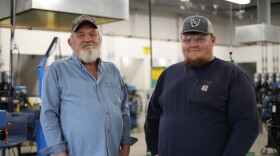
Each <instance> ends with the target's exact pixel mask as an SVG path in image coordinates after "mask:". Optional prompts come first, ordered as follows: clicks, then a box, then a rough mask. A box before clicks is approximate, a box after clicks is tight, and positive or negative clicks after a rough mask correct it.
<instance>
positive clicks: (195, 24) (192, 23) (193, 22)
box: [191, 19, 200, 27]
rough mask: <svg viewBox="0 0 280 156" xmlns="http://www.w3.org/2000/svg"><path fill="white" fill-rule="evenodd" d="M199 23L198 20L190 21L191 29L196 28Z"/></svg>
mask: <svg viewBox="0 0 280 156" xmlns="http://www.w3.org/2000/svg"><path fill="white" fill-rule="evenodd" d="M199 23H200V19H191V25H192V27H197V26H198V25H199Z"/></svg>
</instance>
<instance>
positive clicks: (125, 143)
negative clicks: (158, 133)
mask: <svg viewBox="0 0 280 156" xmlns="http://www.w3.org/2000/svg"><path fill="white" fill-rule="evenodd" d="M137 141H138V139H137V138H134V137H129V138H128V139H126V140H125V141H124V140H123V141H122V143H121V145H129V146H132V145H134V144H135V143H136V142H137Z"/></svg>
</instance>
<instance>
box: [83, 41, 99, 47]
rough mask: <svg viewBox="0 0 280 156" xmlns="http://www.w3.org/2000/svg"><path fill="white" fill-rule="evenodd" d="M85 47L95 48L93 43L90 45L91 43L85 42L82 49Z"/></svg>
mask: <svg viewBox="0 0 280 156" xmlns="http://www.w3.org/2000/svg"><path fill="white" fill-rule="evenodd" d="M86 46H93V47H97V46H96V45H95V44H94V43H92V42H85V43H84V44H83V47H86Z"/></svg>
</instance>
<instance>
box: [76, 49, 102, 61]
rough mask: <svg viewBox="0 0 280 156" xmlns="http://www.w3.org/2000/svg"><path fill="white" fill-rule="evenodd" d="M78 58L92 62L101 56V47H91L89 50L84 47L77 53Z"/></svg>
mask: <svg viewBox="0 0 280 156" xmlns="http://www.w3.org/2000/svg"><path fill="white" fill-rule="evenodd" d="M76 54H77V56H78V58H79V59H80V60H81V61H83V62H84V63H91V62H94V61H96V60H97V58H98V57H99V48H91V49H89V50H84V49H82V50H81V51H79V52H77V53H76Z"/></svg>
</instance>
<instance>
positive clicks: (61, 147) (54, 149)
mask: <svg viewBox="0 0 280 156" xmlns="http://www.w3.org/2000/svg"><path fill="white" fill-rule="evenodd" d="M65 143H66V142H61V143H58V144H56V145H53V146H49V147H47V148H45V149H42V150H41V151H39V153H40V154H57V153H62V152H65V151H66V144H65Z"/></svg>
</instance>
